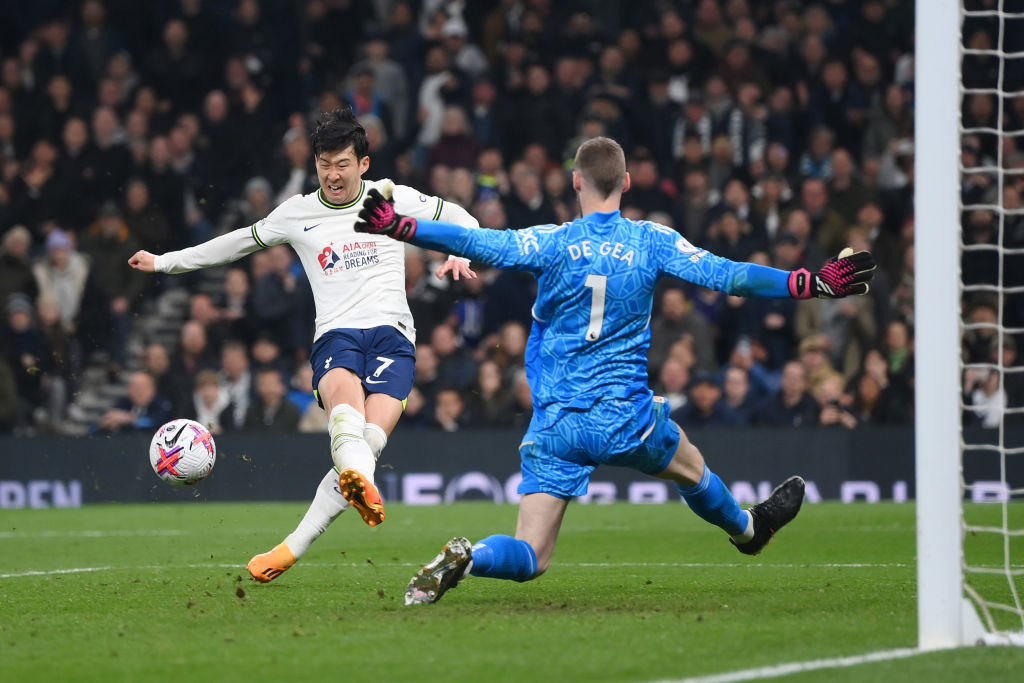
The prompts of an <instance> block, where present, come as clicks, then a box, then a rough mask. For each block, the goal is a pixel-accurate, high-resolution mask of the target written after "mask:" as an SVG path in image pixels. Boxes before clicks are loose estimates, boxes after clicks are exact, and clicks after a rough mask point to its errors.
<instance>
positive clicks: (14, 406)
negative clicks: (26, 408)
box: [0, 358, 18, 434]
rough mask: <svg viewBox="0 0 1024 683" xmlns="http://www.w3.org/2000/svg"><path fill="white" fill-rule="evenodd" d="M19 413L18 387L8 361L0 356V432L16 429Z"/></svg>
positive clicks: (6, 432)
mask: <svg viewBox="0 0 1024 683" xmlns="http://www.w3.org/2000/svg"><path fill="white" fill-rule="evenodd" d="M17 413H18V387H17V385H16V384H15V383H14V373H13V372H12V371H11V366H10V365H8V364H7V361H6V360H5V359H3V358H0V434H9V433H11V432H13V431H14V428H15V420H16V416H17Z"/></svg>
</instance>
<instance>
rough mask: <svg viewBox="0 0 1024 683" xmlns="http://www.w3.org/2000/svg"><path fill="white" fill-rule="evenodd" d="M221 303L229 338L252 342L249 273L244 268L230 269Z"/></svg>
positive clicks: (221, 311)
mask: <svg viewBox="0 0 1024 683" xmlns="http://www.w3.org/2000/svg"><path fill="white" fill-rule="evenodd" d="M221 304H222V307H221V309H220V313H221V319H222V320H223V321H224V322H225V324H226V325H227V328H228V332H227V334H228V336H229V338H231V339H237V340H241V341H244V342H251V341H252V337H253V332H252V318H251V316H250V315H249V308H250V303H249V275H248V273H246V272H245V270H243V269H242V268H229V269H228V272H227V275H226V276H225V278H224V298H223V301H222V302H221Z"/></svg>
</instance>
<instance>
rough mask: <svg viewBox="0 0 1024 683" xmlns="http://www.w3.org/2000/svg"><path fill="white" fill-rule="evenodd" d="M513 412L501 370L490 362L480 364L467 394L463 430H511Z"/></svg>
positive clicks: (512, 402) (511, 401)
mask: <svg viewBox="0 0 1024 683" xmlns="http://www.w3.org/2000/svg"><path fill="white" fill-rule="evenodd" d="M514 412H515V411H514V401H513V398H512V393H511V391H510V390H509V389H508V385H507V384H506V383H505V380H504V377H503V375H502V372H501V366H500V365H498V363H497V362H495V361H493V360H484V361H482V362H481V363H480V364H479V365H478V366H477V371H476V380H475V381H474V382H473V385H472V386H471V387H470V390H469V396H468V400H467V405H466V426H468V427H476V428H506V427H511V426H512V422H513V417H514Z"/></svg>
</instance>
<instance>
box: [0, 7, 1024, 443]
mask: <svg viewBox="0 0 1024 683" xmlns="http://www.w3.org/2000/svg"><path fill="white" fill-rule="evenodd" d="M969 4H971V3H969ZM973 4H976V5H978V6H979V8H985V7H989V6H992V8H994V5H993V2H991V1H987V0H976V1H975V2H974V3H973ZM0 7H2V12H3V16H4V20H3V21H2V22H0V56H2V65H0V234H2V240H3V241H2V247H0V302H2V304H3V305H4V307H5V308H4V327H3V331H2V337H0V341H2V349H3V353H4V355H3V359H2V360H0V429H7V430H9V429H13V428H15V427H18V426H26V425H33V424H34V425H37V426H45V425H47V424H59V422H60V420H61V419H62V418H63V413H64V411H66V406H67V404H68V402H69V400H71V399H72V398H73V397H74V396H75V392H76V390H77V386H78V382H79V378H80V374H81V371H82V368H83V367H84V366H85V365H87V364H90V363H96V362H102V363H103V364H105V367H106V368H107V369H108V371H109V373H110V375H111V377H112V378H114V377H117V376H119V377H120V378H121V379H123V380H126V381H127V386H128V395H127V397H126V398H125V399H123V400H122V401H121V403H119V404H118V406H117V407H116V408H115V409H113V410H111V411H109V412H108V413H107V414H106V415H104V416H103V418H102V419H101V420H100V421H99V422H98V423H97V424H96V425H95V428H96V429H99V430H108V431H117V430H124V429H132V428H136V429H149V428H151V427H153V426H154V425H156V424H158V423H160V422H161V421H162V420H164V419H165V418H168V417H170V416H172V415H173V416H185V415H191V416H194V417H197V418H198V419H200V420H202V421H204V422H205V423H207V424H209V425H210V426H211V427H212V428H213V429H214V431H228V430H232V429H277V430H294V429H303V430H322V429H325V417H324V416H323V412H322V411H321V410H319V408H318V407H317V406H316V404H315V402H314V401H313V399H312V396H311V395H310V391H309V388H310V387H309V382H310V375H311V372H310V369H309V364H308V351H309V347H310V344H311V341H312V318H313V310H312V300H311V298H310V294H309V285H308V282H307V281H306V278H305V276H304V274H303V272H302V269H301V267H300V266H299V264H298V261H297V260H296V259H295V256H294V254H293V253H292V252H291V251H290V250H289V249H288V248H286V247H274V248H271V249H268V250H265V251H261V252H257V253H255V254H253V255H252V256H251V257H248V258H246V259H244V260H242V261H239V262H238V263H236V264H234V265H233V266H232V267H231V268H230V269H228V270H227V273H226V279H225V280H224V286H223V288H221V289H218V291H217V292H216V293H215V294H213V295H209V294H193V295H192V296H191V300H190V302H189V312H188V316H187V322H185V323H184V324H183V325H182V326H181V333H180V338H179V339H178V341H177V343H176V344H175V345H173V346H162V345H160V344H157V343H150V340H143V341H144V342H145V343H144V344H143V346H144V347H145V350H144V353H143V354H142V357H141V358H128V357H126V354H127V353H128V348H129V345H128V340H129V338H130V336H131V334H132V331H133V329H138V328H137V323H138V320H139V316H140V315H141V314H143V313H145V312H146V311H149V310H152V306H151V304H152V302H153V301H154V300H155V297H157V296H159V295H160V294H161V292H163V291H165V290H166V289H168V288H172V287H178V286H182V285H186V286H190V287H191V286H192V285H194V284H195V283H197V282H199V281H200V280H199V277H200V276H199V275H195V274H194V275H190V276H175V277H173V278H171V277H146V276H141V275H140V274H138V273H136V272H135V271H132V270H130V269H129V268H128V267H127V265H126V262H127V260H128V257H129V256H130V255H131V254H132V253H133V252H134V251H135V250H136V249H139V248H142V249H146V250H149V251H152V252H155V253H160V252H163V251H167V250H170V249H177V248H181V247H183V246H186V245H189V244H194V243H197V242H199V241H202V240H205V239H208V238H210V237H212V236H216V235H218V234H221V233H223V232H225V231H227V230H231V229H234V228H238V227H245V226H247V225H249V224H251V223H253V222H254V221H256V220H258V219H260V218H262V217H263V216H265V215H266V214H267V213H268V212H269V211H271V210H272V209H273V208H274V207H275V206H276V205H277V204H278V203H280V202H281V201H283V200H284V199H285V198H287V197H289V196H291V195H293V194H295V193H300V192H301V193H305V192H310V191H312V190H314V189H315V188H316V187H317V181H316V174H315V170H314V167H313V163H312V156H311V150H310V146H309V141H308V140H309V129H310V122H311V121H312V119H313V118H314V117H315V115H316V114H317V112H319V111H321V110H325V109H331V108H334V107H338V106H344V105H346V104H347V105H349V106H351V107H352V108H353V109H354V111H355V112H356V114H357V115H358V116H359V118H360V121H361V122H362V124H363V126H364V127H365V128H366V130H367V133H368V135H369V139H370V158H371V165H370V170H369V172H368V174H367V175H368V177H370V178H380V177H390V178H393V179H394V180H396V181H397V182H400V183H404V184H408V185H411V186H413V187H416V188H418V189H420V190H421V191H423V192H426V193H430V194H434V195H438V196H441V197H443V198H444V199H445V200H448V201H453V202H457V203H459V204H461V205H462V206H464V207H466V208H467V209H469V210H470V211H471V213H473V215H474V216H476V217H477V218H478V219H479V221H480V223H481V225H482V226H483V227H485V228H493V229H518V228H523V227H528V226H530V225H535V224H541V223H559V222H562V221H566V220H570V219H572V218H573V217H574V216H575V215H576V212H577V205H576V203H575V199H574V196H573V193H572V189H571V183H570V176H569V169H570V164H571V159H572V157H573V155H574V153H575V150H576V148H577V146H578V145H579V143H580V142H581V141H582V140H585V139H588V138H590V137H593V136H596V135H608V136H610V137H613V138H615V139H616V140H618V141H620V142H621V143H622V144H623V146H624V148H625V150H626V153H627V164H628V170H629V172H630V174H631V177H632V188H631V189H630V191H629V192H628V193H627V194H626V195H624V197H623V214H624V215H625V216H627V217H630V218H637V219H648V220H652V221H656V222H658V223H662V224H664V225H667V226H670V227H672V228H674V229H676V230H678V231H679V232H680V233H681V234H683V235H684V236H685V237H686V238H687V239H689V240H690V241H691V242H693V243H694V244H696V245H698V246H700V247H704V248H707V249H709V250H710V251H712V252H714V253H717V254H719V255H721V256H725V257H728V258H730V259H734V260H740V261H753V262H756V263H761V264H765V265H772V266H775V267H778V268H783V269H794V268H798V267H806V268H808V269H811V270H815V269H818V268H820V266H821V265H822V264H823V263H824V262H825V261H826V260H827V258H828V257H830V256H834V255H835V254H836V253H837V252H838V251H839V250H840V249H842V248H843V247H844V246H847V245H849V246H851V247H853V248H854V249H858V250H859V249H867V250H870V251H871V252H872V253H873V254H874V255H875V257H876V259H877V261H878V264H879V268H878V270H877V272H876V274H875V279H874V281H873V283H872V285H871V292H870V294H869V295H868V296H866V297H857V298H852V299H844V300H836V301H806V302H804V301H802V302H797V301H794V300H788V299H787V300H767V299H760V300H754V299H746V300H745V299H741V298H738V297H731V296H724V295H722V294H720V293H717V292H712V291H708V290H704V289H699V288H695V287H693V286H691V285H689V284H687V283H683V282H680V281H665V282H663V283H662V287H661V288H660V290H659V292H658V294H657V297H656V301H655V311H654V315H653V318H652V321H651V329H652V333H653V343H652V347H651V351H650V357H649V361H650V362H649V368H650V373H651V381H652V388H654V389H655V391H657V392H658V393H660V394H662V395H665V396H666V397H667V398H668V399H669V401H670V402H671V404H672V407H673V417H674V418H676V419H677V420H678V421H679V422H680V423H681V424H682V425H683V426H684V427H688V426H695V425H746V424H754V425H784V426H798V427H799V426H807V425H818V424H821V425H835V426H837V427H840V428H854V427H856V426H857V425H861V424H901V423H909V422H910V421H911V420H912V417H913V405H914V382H913V349H914V343H915V340H914V327H913V325H914V319H913V311H914V308H913V305H914V301H913V295H914V237H915V226H914V213H913V194H914V164H913V159H914V140H913V107H914V102H913V86H914V80H913V79H914V60H913V40H914V30H913V28H914V25H913V9H914V2H913V1H912V0H827V1H825V0H819V1H809V0H808V1H804V0H649V1H636V0H633V1H628V2H627V1H626V0H602V1H600V2H598V1H596V0H574V1H567V2H553V1H552V0H473V2H469V1H446V0H423V1H422V2H409V1H406V0H303V1H295V2H291V1H286V0H161V1H158V0H153V1H152V2H146V3H140V2H135V1H134V0H82V1H80V2H60V1H58V0H36V1H35V2H32V3H22V2H13V1H7V2H0ZM1018 33H1019V32H1018ZM1020 39H1021V36H1020V35H1013V36H1009V37H1004V39H1003V42H1002V43H1000V44H1001V46H1002V48H1003V49H1004V50H1005V51H1007V52H1013V51H1015V50H1018V51H1019V50H1024V46H1016V47H1014V45H1013V44H1011V42H1012V41H1013V40H1017V41H1020ZM964 40H965V44H967V45H969V46H972V47H975V48H978V49H991V48H992V47H993V46H995V45H996V44H997V43H996V41H997V40H1000V38H999V35H998V20H997V19H996V18H994V17H990V18H981V19H972V20H970V21H968V22H966V23H965V25H964ZM1000 73H1002V71H1001V70H1000V69H999V65H998V62H994V60H993V58H991V57H986V56H984V55H979V56H970V55H969V56H968V57H967V58H966V60H965V64H964V83H965V85H966V86H968V87H976V88H985V87H994V86H995V81H994V79H995V78H996V77H997V75H998V74H1000ZM1000 77H1001V78H1003V82H1002V84H1003V87H1004V89H1007V90H1010V89H1016V88H1018V87H1020V86H1022V85H1024V74H1021V73H1020V70H1016V71H1014V72H1013V74H1011V70H1005V73H1004V74H1003V75H1002V76H1000ZM1011 81H1012V82H1011ZM1001 103H1002V105H1003V106H1004V110H1003V111H1000V109H999V107H1000V104H1001ZM963 116H964V125H965V127H966V128H968V129H970V131H971V133H970V134H968V135H965V136H964V139H963V158H964V165H965V166H966V167H968V171H970V170H971V168H972V167H977V168H976V172H968V173H966V174H965V176H964V185H963V188H962V191H963V195H964V204H965V205H967V206H976V207H980V208H973V209H970V210H967V211H965V215H964V217H963V221H964V241H965V244H968V245H971V244H974V245H998V246H1004V247H1014V246H1024V220H1022V219H1021V217H1020V215H1019V213H1018V214H1016V215H1015V216H1016V218H1015V219H1014V218H1013V216H1009V217H1007V216H1005V215H1003V214H1002V213H1000V212H999V211H998V210H996V208H997V206H998V205H1000V204H1001V203H1002V205H1004V206H1007V207H1011V208H1013V207H1018V208H1019V207H1020V206H1021V194H1022V190H1024V175H1008V176H1006V179H1005V181H1003V182H997V171H998V168H997V164H1001V165H1002V166H1003V167H1004V168H1017V169H1020V168H1022V167H1024V160H1022V154H1024V149H1020V146H1021V145H1022V144H1024V138H1017V137H1013V136H1000V135H997V134H996V133H997V132H998V131H996V130H995V127H996V125H997V122H1002V125H1003V127H1004V130H1008V131H1009V130H1022V129H1024V98H1004V99H1000V98H997V97H996V96H995V95H994V94H984V93H981V94H969V95H967V96H966V97H965V99H964V113H963ZM999 192H1001V193H1002V196H998V193H999ZM986 205H988V206H986ZM1012 220H1016V222H1015V223H1012ZM1011 223H1012V224H1011ZM443 258H444V255H441V254H437V253H432V252H424V251H420V250H417V249H409V250H408V252H407V256H406V283H407V292H408V296H409V302H410V306H411V308H412V311H413V314H414V316H415V320H416V324H417V375H416V385H415V388H414V390H413V394H412V395H411V396H410V397H409V403H408V408H407V411H406V414H405V416H404V417H403V419H402V421H401V423H400V426H399V429H420V428H423V429H443V430H448V431H455V430H458V429H462V428H469V427H510V426H523V425H525V424H526V423H527V422H528V420H529V416H530V397H529V387H528V385H527V383H526V379H525V373H524V370H523V349H524V347H525V340H526V336H527V333H528V329H529V325H530V305H531V303H532V300H533V296H534V294H535V283H534V281H533V279H532V277H531V276H528V275H523V274H520V273H516V272H509V271H498V270H494V269H489V268H486V267H478V272H479V273H480V277H479V279H476V280H464V281H461V282H450V281H441V280H439V279H437V278H436V277H434V276H433V275H432V274H431V273H432V270H433V268H434V266H435V265H436V264H437V263H438V262H440V260H441V259H443ZM999 258H1000V255H999V253H998V252H997V251H995V250H991V249H985V248H981V249H977V250H968V251H965V255H964V263H963V271H964V280H965V282H968V283H989V282H992V283H995V280H994V278H995V277H997V275H996V274H997V273H1002V275H999V277H1004V280H1003V281H1002V284H1009V285H1013V284H1020V283H1016V282H1015V281H1011V280H1013V279H1014V278H1018V279H1021V278H1024V267H1018V268H1016V269H1014V268H1013V267H1012V264H1011V263H1010V259H1011V258H1012V257H1011V256H1007V257H1006V259H1007V267H1006V268H1003V269H1000V268H999V267H998V261H999ZM1016 258H1020V257H1016ZM192 289H193V291H197V290H196V289H195V288H192ZM1018 299H1020V300H1018ZM1018 299H1014V298H1013V297H1007V298H1005V300H998V299H996V297H995V296H994V295H992V294H983V295H979V296H975V297H971V298H970V299H969V300H968V301H966V302H965V308H964V310H965V317H966V318H969V319H970V320H974V321H981V322H984V321H985V320H988V321H989V322H1002V323H1004V324H1006V325H1010V326H1016V327H1024V305H1019V304H1021V303H1022V301H1024V297H1018ZM999 316H1002V319H1000V317H999ZM964 349H965V351H964V352H965V358H967V359H968V361H969V362H973V363H978V364H979V366H978V367H976V368H973V369H974V370H975V372H973V373H969V374H970V377H968V378H965V379H968V380H970V384H969V386H968V385H966V384H965V396H964V401H965V407H966V409H965V412H964V419H965V423H968V424H975V423H977V424H987V423H988V422H991V419H992V418H991V416H992V414H993V413H994V412H995V413H998V412H999V410H1000V409H1001V408H1000V406H1005V405H1007V403H1009V404H1010V405H1022V404H1024V397H1022V393H1021V386H1020V383H1015V382H1011V381H1009V379H1010V378H1011V377H1014V376H1015V375H1012V374H1010V373H1007V374H1006V378H1007V380H1008V381H1006V382H1001V381H1000V378H1001V376H1002V375H1001V374H1000V373H999V372H994V371H992V368H991V367H988V364H991V363H995V362H996V360H997V359H998V360H1001V361H1002V363H1003V364H1004V365H1007V366H1013V365H1016V362H1017V361H1016V358H1017V356H1016V344H1015V340H1014V338H1013V337H1011V336H1006V335H998V334H996V333H995V328H994V326H988V327H986V326H985V325H979V326H977V327H976V328H975V327H971V328H970V331H969V334H968V335H967V337H965V340H964ZM140 365H141V369H139V370H134V369H133V370H132V371H131V372H129V371H127V370H126V369H125V368H135V367H139V366H140ZM986 367H988V370H987V371H986ZM993 377H995V380H994V383H993V379H992V378H993ZM1022 377H1024V375H1022Z"/></svg>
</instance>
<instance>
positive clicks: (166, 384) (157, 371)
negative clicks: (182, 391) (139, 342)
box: [141, 342, 176, 397]
mask: <svg viewBox="0 0 1024 683" xmlns="http://www.w3.org/2000/svg"><path fill="white" fill-rule="evenodd" d="M141 360H142V369H143V370H145V371H146V372H148V373H149V375H150V377H152V378H153V380H154V381H155V382H156V392H157V393H158V394H160V395H161V396H166V397H170V396H173V395H174V392H175V390H176V384H175V381H174V379H173V378H172V377H171V375H170V374H169V371H170V368H171V357H170V354H168V353H167V347H165V346H164V345H163V344H159V343H157V342H153V343H152V344H149V345H148V346H146V348H145V349H144V350H143V352H142V359H141Z"/></svg>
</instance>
